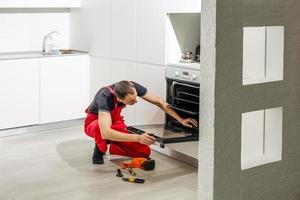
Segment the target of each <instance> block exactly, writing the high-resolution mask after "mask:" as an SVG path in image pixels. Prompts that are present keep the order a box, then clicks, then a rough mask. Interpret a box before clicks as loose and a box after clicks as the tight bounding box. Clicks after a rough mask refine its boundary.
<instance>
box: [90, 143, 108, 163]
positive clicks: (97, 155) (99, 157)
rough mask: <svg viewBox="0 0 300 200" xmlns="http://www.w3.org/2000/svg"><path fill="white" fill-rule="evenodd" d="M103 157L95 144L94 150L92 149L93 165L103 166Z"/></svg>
mask: <svg viewBox="0 0 300 200" xmlns="http://www.w3.org/2000/svg"><path fill="white" fill-rule="evenodd" d="M103 155H105V153H103V152H101V151H99V149H98V146H97V145H96V144H95V148H94V154H93V164H100V165H101V164H103V163H104V161H103Z"/></svg>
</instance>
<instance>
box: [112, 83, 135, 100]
mask: <svg viewBox="0 0 300 200" xmlns="http://www.w3.org/2000/svg"><path fill="white" fill-rule="evenodd" d="M114 90H115V93H116V96H117V100H118V101H119V102H122V103H124V104H125V105H133V104H135V103H136V102H137V100H136V98H137V92H136V89H135V87H134V85H133V83H131V82H130V81H119V82H117V83H116V85H115V89H114Z"/></svg>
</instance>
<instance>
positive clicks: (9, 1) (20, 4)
mask: <svg viewBox="0 0 300 200" xmlns="http://www.w3.org/2000/svg"><path fill="white" fill-rule="evenodd" d="M80 5H81V0H1V1H0V8H47V7H48V8H60V7H61V8H69V7H70V8H71V7H80Z"/></svg>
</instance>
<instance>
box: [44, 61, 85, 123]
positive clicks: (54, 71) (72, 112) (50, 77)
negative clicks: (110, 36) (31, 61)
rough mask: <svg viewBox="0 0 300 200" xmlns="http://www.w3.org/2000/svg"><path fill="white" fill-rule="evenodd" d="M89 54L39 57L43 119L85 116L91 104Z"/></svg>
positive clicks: (52, 120)
mask: <svg viewBox="0 0 300 200" xmlns="http://www.w3.org/2000/svg"><path fill="white" fill-rule="evenodd" d="M87 69H88V56H76V57H75V56H69V57H56V58H46V59H42V60H41V61H40V93H41V94H40V123H49V122H56V121H64V120H71V119H76V118H82V117H84V116H85V113H84V110H85V109H86V107H87V106H88V90H89V88H88V70H87Z"/></svg>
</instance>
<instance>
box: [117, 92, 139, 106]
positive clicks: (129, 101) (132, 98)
mask: <svg viewBox="0 0 300 200" xmlns="http://www.w3.org/2000/svg"><path fill="white" fill-rule="evenodd" d="M133 90H134V93H133V94H127V95H126V96H125V97H124V99H118V101H120V102H122V103H123V104H125V105H134V104H136V103H137V93H136V90H135V88H133Z"/></svg>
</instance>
